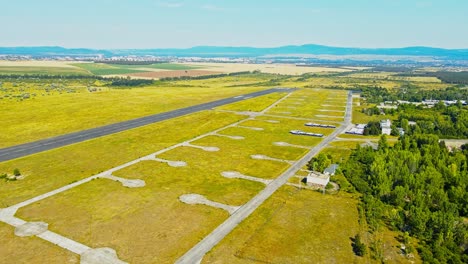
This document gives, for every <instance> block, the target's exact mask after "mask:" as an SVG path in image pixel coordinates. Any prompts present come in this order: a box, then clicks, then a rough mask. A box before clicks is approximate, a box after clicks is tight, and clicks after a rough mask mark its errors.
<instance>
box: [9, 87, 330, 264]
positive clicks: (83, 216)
mask: <svg viewBox="0 0 468 264" xmlns="http://www.w3.org/2000/svg"><path fill="white" fill-rule="evenodd" d="M296 93H297V94H298V95H299V96H301V97H316V96H319V95H322V94H328V93H330V91H327V90H313V89H307V90H300V91H296V92H293V93H292V95H290V96H289V97H295V96H296ZM285 95H286V94H283V97H284V96H285ZM289 97H284V98H285V99H284V100H283V101H282V102H286V101H287V100H289ZM280 98H281V96H278V95H268V96H263V97H258V98H255V100H258V101H260V102H259V103H258V104H256V105H254V108H255V110H257V111H260V110H265V108H266V107H263V106H265V105H266V106H268V105H271V104H272V103H273V102H275V101H277V100H278V99H280ZM262 101H265V102H262ZM282 102H281V103H282ZM243 107H248V106H246V105H242V104H241V105H240V106H239V108H238V109H242V108H243ZM262 107H263V109H262ZM301 107H303V108H304V109H303V111H308V110H307V109H308V107H309V103H306V102H303V103H301V104H297V108H298V111H300V108H301ZM241 120H242V121H241ZM238 121H241V122H240V123H236V122H238ZM272 121H276V122H272ZM227 125H228V127H225V126H227ZM221 127H225V128H223V129H222V130H219V131H218V132H216V134H209V135H208V134H207V135H205V136H203V137H200V138H198V139H196V140H194V141H190V143H189V144H188V145H187V144H185V143H184V144H183V145H178V146H177V147H175V148H172V149H168V150H166V151H163V152H161V153H160V154H158V155H157V156H156V157H157V158H160V159H163V160H172V161H184V162H186V163H187V166H186V167H171V166H168V165H167V164H165V163H163V162H157V161H153V160H148V161H141V162H138V163H136V164H133V165H130V166H127V167H126V168H123V169H120V170H117V171H115V172H113V173H112V175H114V176H116V177H121V178H125V179H133V180H135V179H138V180H144V181H145V183H146V186H145V187H143V188H125V187H122V185H121V184H120V183H118V182H114V181H111V180H109V179H103V178H101V179H95V180H92V181H90V182H88V183H85V184H82V185H80V186H78V187H75V188H74V189H71V190H68V191H65V192H63V193H59V194H56V195H54V196H52V197H49V198H46V199H44V200H42V201H39V202H36V203H32V204H29V205H27V206H25V207H23V208H21V209H20V210H19V211H18V213H17V217H20V218H21V219H24V220H27V221H45V222H47V223H48V224H49V230H51V231H54V232H57V233H59V234H61V235H64V236H66V237H68V238H71V239H74V240H76V241H78V242H80V243H83V244H85V245H88V246H90V247H93V248H99V247H111V248H113V249H115V250H116V251H117V253H118V256H119V258H121V259H122V260H125V261H128V262H130V263H154V262H155V261H159V262H173V261H174V260H176V259H177V258H178V257H180V256H181V255H182V254H183V253H185V252H186V251H187V250H188V249H190V248H191V247H192V246H193V245H194V244H196V243H197V242H198V241H199V240H200V239H201V238H203V237H204V236H205V235H207V234H208V233H209V232H211V230H213V229H214V228H215V227H216V226H217V225H219V224H220V223H221V222H222V221H224V220H225V219H226V218H227V217H228V216H229V214H228V213H227V212H226V211H223V210H220V209H216V208H213V207H208V206H205V205H187V204H184V203H182V202H180V201H179V197H180V196H181V195H183V194H189V193H196V194H200V195H204V196H205V197H206V198H207V199H209V200H212V201H215V202H218V203H222V204H226V205H232V206H238V205H242V204H244V203H246V202H247V201H248V200H250V199H251V198H252V197H253V196H254V195H255V194H257V193H258V192H259V191H260V190H262V189H263V188H264V184H263V183H261V182H255V181H249V180H244V179H231V178H225V177H223V176H222V175H221V174H222V172H226V171H239V172H241V173H242V174H245V175H250V176H253V177H257V178H258V179H263V180H270V179H274V178H276V177H277V176H278V175H280V174H281V173H282V172H283V171H284V170H285V169H286V168H288V167H289V163H288V162H285V161H288V160H297V159H299V158H300V157H301V156H302V155H304V154H305V153H306V152H307V149H305V148H297V147H284V146H276V145H274V144H273V143H274V142H277V141H284V142H288V143H291V144H297V145H302V146H314V145H315V144H317V143H318V142H320V139H319V138H314V137H300V136H294V135H292V134H290V133H289V130H290V129H295V128H297V129H303V130H305V131H310V132H315V133H325V134H328V133H330V132H331V131H332V130H331V129H329V130H325V129H319V128H310V127H305V126H304V120H298V119H291V118H288V117H287V116H286V117H282V118H278V120H275V118H271V117H269V116H257V117H254V118H249V117H248V116H243V115H239V114H236V113H226V112H222V111H221V110H215V111H204V112H201V113H198V114H192V115H188V116H184V117H181V118H176V119H173V120H168V121H164V122H161V123H157V124H153V125H149V126H145V127H142V128H138V129H133V130H129V131H125V132H122V133H118V134H114V135H109V136H106V137H102V138H98V139H94V140H90V141H86V142H83V143H80V144H75V145H70V146H67V147H63V148H60V149H55V150H52V151H48V152H44V153H39V154H36V155H33V156H29V157H24V158H20V159H18V160H14V161H9V162H4V163H0V171H10V170H12V167H18V168H20V169H21V171H22V172H23V174H24V175H25V179H23V180H18V181H15V182H1V183H0V195H1V199H0V200H1V201H2V205H1V207H6V206H9V205H12V204H15V203H18V202H20V201H24V200H26V199H29V198H31V197H33V196H35V195H38V194H42V193H45V192H47V191H51V190H53V189H56V188H58V187H60V186H64V185H66V184H69V183H72V182H75V181H77V180H80V179H83V178H85V177H89V176H91V175H93V174H96V173H99V172H101V171H105V170H107V169H110V168H112V167H115V166H117V165H119V164H122V163H124V162H127V161H130V160H132V159H136V158H138V157H142V156H145V155H148V154H149V153H152V152H154V151H157V150H162V149H163V148H167V147H169V146H172V145H174V144H177V143H181V142H183V141H185V140H188V139H190V138H194V137H195V136H199V135H201V134H204V133H207V132H210V131H213V130H215V129H218V128H221ZM176 131H186V132H185V133H175V132H176ZM230 137H242V138H243V139H238V138H230ZM194 146H195V147H194ZM205 147H208V148H209V147H218V148H219V151H205V150H203V149H199V148H205ZM158 153H159V152H158ZM256 154H262V155H266V156H268V157H272V158H274V159H276V160H257V159H253V158H252V157H251V155H256ZM283 160H284V161H283ZM44 164H46V166H44ZM32 186H34V188H31V187H32ZM65 207H66V208H67V210H66V211H63V210H60V208H65ZM58 211H60V212H61V213H60V214H57V212H58ZM148 219H152V221H147V220H148ZM11 230H12V229H11ZM8 254H10V255H12V256H14V253H12V252H8ZM22 254H23V253H22ZM51 254H56V253H51ZM26 255H27V256H28V255H29V256H30V257H32V256H33V255H34V252H29V253H27V254H26ZM74 257H76V255H75V256H74ZM71 261H72V260H71ZM71 261H70V263H73V262H71ZM57 262H60V261H57Z"/></svg>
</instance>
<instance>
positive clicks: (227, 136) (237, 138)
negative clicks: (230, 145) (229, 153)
mask: <svg viewBox="0 0 468 264" xmlns="http://www.w3.org/2000/svg"><path fill="white" fill-rule="evenodd" d="M213 136H218V137H226V138H230V139H234V140H243V139H245V137H243V136H231V135H224V134H219V133H214V134H213Z"/></svg>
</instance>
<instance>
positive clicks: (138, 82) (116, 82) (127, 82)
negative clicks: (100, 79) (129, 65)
mask: <svg viewBox="0 0 468 264" xmlns="http://www.w3.org/2000/svg"><path fill="white" fill-rule="evenodd" d="M153 83H154V81H153V80H145V79H130V78H114V79H112V81H111V83H109V86H126V87H135V86H143V85H151V84H153Z"/></svg>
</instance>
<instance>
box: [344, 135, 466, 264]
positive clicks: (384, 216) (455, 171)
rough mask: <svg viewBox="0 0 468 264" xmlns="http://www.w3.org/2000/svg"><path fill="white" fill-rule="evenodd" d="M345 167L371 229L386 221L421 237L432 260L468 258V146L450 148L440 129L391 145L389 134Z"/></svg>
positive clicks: (355, 153)
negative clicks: (376, 146) (447, 146)
mask: <svg viewBox="0 0 468 264" xmlns="http://www.w3.org/2000/svg"><path fill="white" fill-rule="evenodd" d="M341 168H342V171H343V173H344V175H345V176H346V178H347V179H348V180H349V181H350V182H351V183H352V184H353V186H354V187H355V188H356V190H357V191H359V192H360V193H362V198H361V208H362V209H363V210H364V212H365V216H366V220H367V223H368V225H369V227H370V229H371V230H370V231H371V232H373V231H375V230H377V229H379V227H381V226H383V225H385V226H387V227H389V228H391V229H393V230H399V231H401V232H402V233H404V234H409V235H410V236H412V237H415V238H417V239H418V240H419V243H418V244H419V246H418V248H417V250H418V251H419V255H420V256H421V257H422V258H423V260H424V261H425V262H427V263H468V252H467V248H468V232H467V225H466V217H467V216H468V146H466V145H465V147H464V148H463V150H456V151H453V152H449V151H448V150H447V148H446V147H445V144H444V143H443V142H440V143H439V138H438V137H437V136H436V135H427V134H415V135H411V136H404V137H401V138H400V139H399V141H398V142H397V143H396V144H395V145H394V146H393V147H390V146H389V145H388V143H387V141H386V138H385V136H383V137H382V138H381V140H380V142H379V148H378V150H373V149H372V148H370V147H359V146H358V147H357V149H356V150H354V151H353V152H352V154H351V156H350V158H349V160H348V161H347V162H346V163H345V164H343V165H342V167H341ZM464 219H465V222H464ZM407 250H408V251H411V250H412V249H411V248H409V247H408V248H407Z"/></svg>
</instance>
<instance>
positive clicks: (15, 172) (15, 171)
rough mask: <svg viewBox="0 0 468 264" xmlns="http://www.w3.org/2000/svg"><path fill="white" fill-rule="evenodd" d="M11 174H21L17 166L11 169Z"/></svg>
mask: <svg viewBox="0 0 468 264" xmlns="http://www.w3.org/2000/svg"><path fill="white" fill-rule="evenodd" d="M13 175H15V176H20V175H21V172H20V170H19V169H18V168H16V169H14V170H13Z"/></svg>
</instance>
